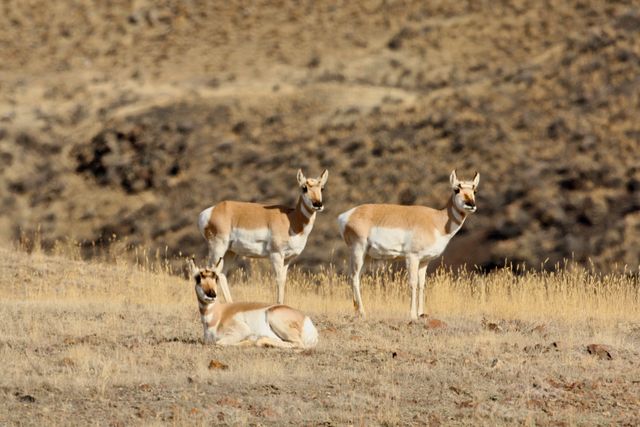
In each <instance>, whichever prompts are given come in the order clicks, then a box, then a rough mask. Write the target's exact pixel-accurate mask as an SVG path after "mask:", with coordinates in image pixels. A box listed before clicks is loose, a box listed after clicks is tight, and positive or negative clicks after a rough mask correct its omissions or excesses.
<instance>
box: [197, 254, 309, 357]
mask: <svg viewBox="0 0 640 427" xmlns="http://www.w3.org/2000/svg"><path fill="white" fill-rule="evenodd" d="M221 262H222V259H220V260H219V261H218V264H217V265H216V266H215V267H214V268H213V269H210V268H205V269H198V268H197V267H196V266H195V264H194V263H193V261H191V260H189V273H190V275H191V277H192V278H193V279H194V280H195V287H196V296H197V297H198V306H199V307H200V316H201V319H202V326H203V328H204V342H205V343H210V342H213V343H215V344H218V345H257V346H259V347H263V346H272V347H286V348H294V347H300V348H309V347H314V346H315V345H316V344H317V343H318V331H317V330H316V328H315V326H314V325H313V322H312V321H311V319H310V318H309V317H308V316H305V315H304V314H303V313H302V312H300V311H298V310H295V309H293V308H291V307H288V306H286V305H275V304H262V303H251V302H250V303H221V302H218V301H217V285H218V282H219V279H220V267H221V266H220V263H221Z"/></svg>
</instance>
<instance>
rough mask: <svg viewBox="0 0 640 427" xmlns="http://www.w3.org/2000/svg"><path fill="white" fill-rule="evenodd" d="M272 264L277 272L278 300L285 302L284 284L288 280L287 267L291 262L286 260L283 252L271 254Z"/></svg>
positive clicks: (280, 302) (281, 302)
mask: <svg viewBox="0 0 640 427" xmlns="http://www.w3.org/2000/svg"><path fill="white" fill-rule="evenodd" d="M269 259H270V260H271V266H272V267H273V270H274V271H275V273H276V286H277V289H276V291H277V301H278V304H284V284H285V282H286V281H287V269H288V267H289V264H288V263H286V264H285V261H284V255H282V254H281V253H274V254H271V256H270V257H269Z"/></svg>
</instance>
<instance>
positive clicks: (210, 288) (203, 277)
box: [189, 258, 222, 304]
mask: <svg viewBox="0 0 640 427" xmlns="http://www.w3.org/2000/svg"><path fill="white" fill-rule="evenodd" d="M220 260H222V258H220ZM220 260H218V263H217V264H216V266H215V267H214V268H208V267H207V268H197V267H196V265H195V264H194V263H193V261H192V260H189V273H190V275H191V277H193V279H194V280H195V282H196V295H197V296H198V301H199V302H201V303H203V304H211V303H213V302H214V301H215V300H216V297H217V291H218V274H220V271H219V269H218V267H219V266H220Z"/></svg>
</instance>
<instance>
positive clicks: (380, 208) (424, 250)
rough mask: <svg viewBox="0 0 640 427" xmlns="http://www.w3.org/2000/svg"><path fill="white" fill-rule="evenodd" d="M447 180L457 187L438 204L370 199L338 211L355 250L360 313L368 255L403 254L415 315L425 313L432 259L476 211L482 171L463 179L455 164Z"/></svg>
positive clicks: (361, 312)
mask: <svg viewBox="0 0 640 427" xmlns="http://www.w3.org/2000/svg"><path fill="white" fill-rule="evenodd" d="M449 180H450V182H451V188H452V190H453V193H452V195H451V197H450V198H449V201H448V202H447V205H446V206H445V207H444V208H443V209H440V210H437V209H432V208H429V207H426V206H402V205H388V204H368V205H361V206H357V207H355V208H353V209H350V210H348V211H346V212H344V213H342V214H340V215H339V216H338V225H339V226H340V234H341V235H342V238H343V239H344V241H345V242H346V244H347V246H348V247H349V249H350V252H351V265H350V270H351V271H350V274H351V286H352V288H353V304H354V306H355V308H356V309H357V310H358V314H359V315H361V316H364V307H363V306H362V296H361V295H360V271H361V270H362V266H363V263H364V259H365V256H369V257H371V258H376V259H390V258H404V259H405V262H406V266H407V271H408V274H409V284H410V285H411V318H412V319H417V318H418V316H420V315H422V314H424V285H425V276H426V272H427V265H428V263H429V261H430V260H432V259H434V258H436V257H438V256H439V255H440V254H442V252H443V251H444V249H445V248H446V247H447V244H448V243H449V240H451V238H452V237H453V236H454V235H455V234H456V233H457V232H458V230H460V227H462V224H463V223H464V220H465V218H466V217H467V215H468V214H469V213H471V212H475V211H476V201H475V193H476V188H477V187H478V183H479V182H480V175H479V174H478V173H477V172H476V174H475V176H474V178H473V180H472V181H459V180H458V177H457V176H456V171H455V170H454V171H453V172H451V176H450V178H449ZM418 286H419V295H418V298H417V304H416V290H417V288H418Z"/></svg>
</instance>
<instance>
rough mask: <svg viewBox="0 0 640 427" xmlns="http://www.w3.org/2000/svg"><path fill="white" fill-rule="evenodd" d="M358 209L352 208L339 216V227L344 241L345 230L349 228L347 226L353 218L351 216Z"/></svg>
mask: <svg viewBox="0 0 640 427" xmlns="http://www.w3.org/2000/svg"><path fill="white" fill-rule="evenodd" d="M356 209H357V208H351V209H349V210H348V211H346V212H343V213H341V214H340V215H338V227H339V228H340V236H342V238H343V239H344V229H345V228H346V227H347V224H348V223H349V218H350V217H351V214H353V212H354V211H355V210H356Z"/></svg>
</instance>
